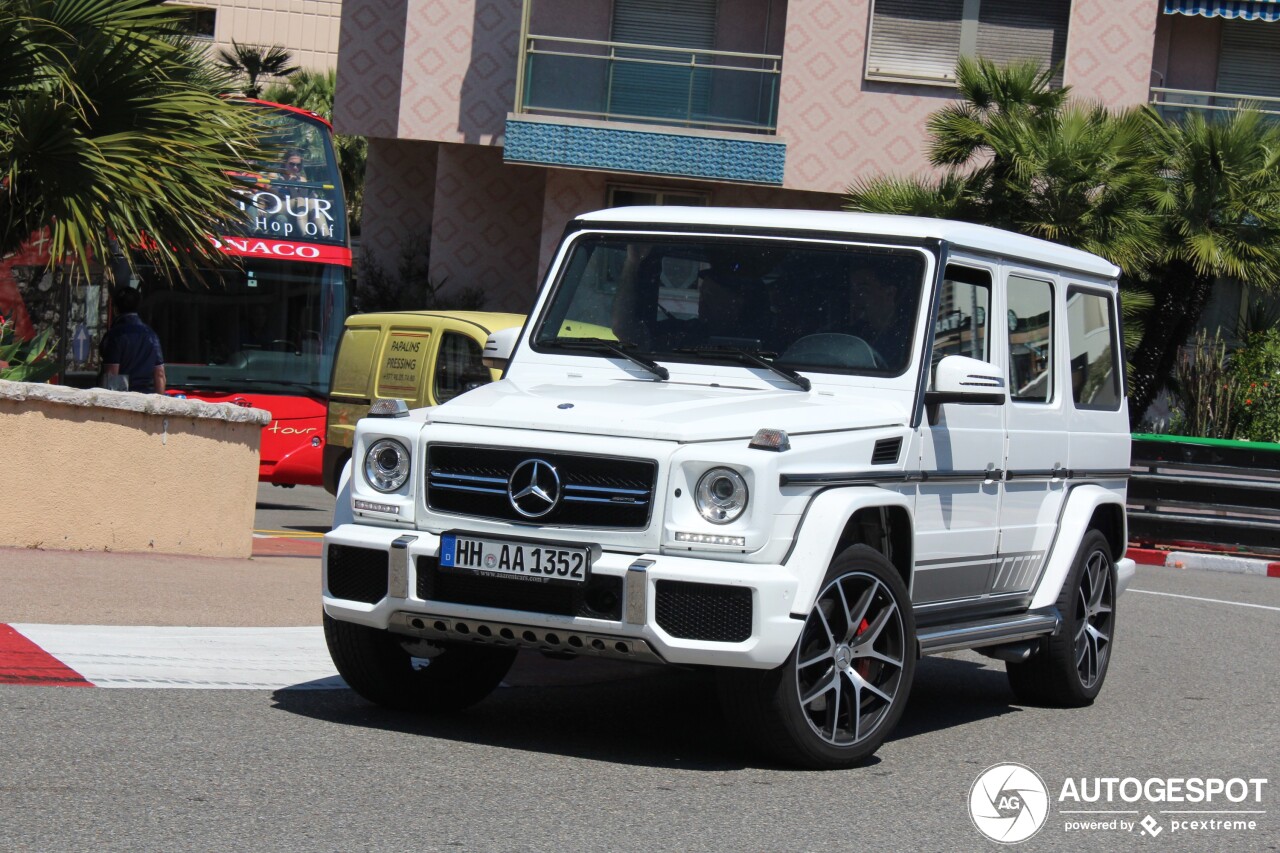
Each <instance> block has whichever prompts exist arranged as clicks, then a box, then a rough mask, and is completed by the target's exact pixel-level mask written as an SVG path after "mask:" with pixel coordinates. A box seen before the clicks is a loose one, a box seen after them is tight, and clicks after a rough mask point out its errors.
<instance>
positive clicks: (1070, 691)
mask: <svg viewBox="0 0 1280 853" xmlns="http://www.w3.org/2000/svg"><path fill="white" fill-rule="evenodd" d="M1115 607H1116V567H1115V561H1114V560H1112V559H1111V547H1110V546H1109V545H1107V539H1106V537H1105V536H1103V535H1102V534H1101V533H1100V532H1098V531H1097V530H1091V531H1089V532H1088V534H1086V535H1085V537H1084V541H1082V542H1081V543H1080V550H1079V551H1078V552H1077V553H1076V561H1075V565H1074V566H1072V569H1071V573H1070V574H1069V575H1068V576H1067V582H1066V583H1065V584H1063V586H1062V592H1061V593H1060V594H1059V596H1058V611H1059V612H1060V613H1061V614H1062V618H1063V623H1062V628H1061V629H1060V630H1059V631H1058V633H1057V634H1055V635H1053V636H1051V637H1045V638H1044V639H1043V640H1041V641H1040V647H1039V649H1038V650H1037V652H1036V654H1034V655H1033V656H1032V657H1031V659H1030V660H1027V661H1026V662H1024V663H1007V664H1005V670H1006V671H1007V673H1008V675H1009V686H1010V687H1012V688H1013V693H1014V695H1015V696H1017V697H1018V699H1019V701H1022V702H1026V703H1028V704H1032V705H1050V706H1054V707H1060V708H1079V707H1082V706H1085V705H1089V704H1091V703H1092V702H1093V700H1094V699H1095V698H1096V697H1097V695H1098V691H1100V690H1101V689H1102V681H1103V679H1105V678H1106V677H1107V668H1108V666H1109V665H1110V663H1111V640H1112V637H1114V636H1115Z"/></svg>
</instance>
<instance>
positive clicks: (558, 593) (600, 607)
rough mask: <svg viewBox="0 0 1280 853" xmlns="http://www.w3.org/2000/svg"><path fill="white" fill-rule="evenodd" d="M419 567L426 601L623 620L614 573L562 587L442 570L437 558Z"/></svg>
mask: <svg viewBox="0 0 1280 853" xmlns="http://www.w3.org/2000/svg"><path fill="white" fill-rule="evenodd" d="M417 567H418V598H421V599H423V600H424V601H447V602H450V603H452V604H470V605H473V606H475V607H496V608H499V609H501V610H523V611H525V612H526V613H546V614H549V615H552V616H585V617H588V618H591V619H610V620H612V621H614V622H621V621H622V578H620V577H615V576H613V575H592V576H591V577H589V578H588V579H587V581H586V582H585V583H581V584H559V583H546V582H543V583H538V582H533V581H525V580H521V579H519V578H495V577H488V576H486V575H478V574H475V573H474V572H470V571H467V570H466V569H441V568H440V561H439V560H438V559H437V558H435V557H419V558H418V562H417Z"/></svg>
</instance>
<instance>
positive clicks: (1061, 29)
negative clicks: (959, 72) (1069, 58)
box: [866, 0, 1071, 86]
mask: <svg viewBox="0 0 1280 853" xmlns="http://www.w3.org/2000/svg"><path fill="white" fill-rule="evenodd" d="M1070 16H1071V3H1070V0H1041V2H1035V3H1028V2H1026V1H1025V0H875V5H874V6H873V8H872V11H871V36H870V38H869V39H868V48H867V67H866V77H867V79H868V80H887V81H892V82H899V83H902V82H905V83H925V84H935V85H936V84H951V83H954V82H955V79H956V75H955V68H956V61H957V60H958V59H959V58H960V57H961V56H983V57H986V58H987V59H990V60H992V61H994V62H996V63H999V64H1002V65H1003V64H1006V63H1009V62H1012V61H1014V60H1018V59H1028V58H1030V59H1036V60H1038V61H1039V62H1040V64H1041V65H1042V66H1043V67H1045V68H1052V69H1054V77H1053V85H1054V86H1061V85H1062V64H1063V60H1064V59H1065V57H1066V47H1067V23H1068V20H1069V18H1070Z"/></svg>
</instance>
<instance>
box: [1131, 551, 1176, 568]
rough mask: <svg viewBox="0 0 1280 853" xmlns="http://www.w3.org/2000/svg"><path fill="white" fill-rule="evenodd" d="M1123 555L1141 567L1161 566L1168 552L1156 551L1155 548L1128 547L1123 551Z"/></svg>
mask: <svg viewBox="0 0 1280 853" xmlns="http://www.w3.org/2000/svg"><path fill="white" fill-rule="evenodd" d="M1124 555H1125V556H1126V557H1129V558H1131V559H1132V560H1133V561H1134V562H1135V563H1138V564H1140V565H1143V566H1163V565H1164V561H1165V557H1166V556H1168V552H1167V551H1157V550H1156V549H1155V548H1132V547H1130V548H1127V549H1125V552H1124Z"/></svg>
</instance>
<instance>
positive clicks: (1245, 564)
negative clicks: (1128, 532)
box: [1126, 548, 1280, 578]
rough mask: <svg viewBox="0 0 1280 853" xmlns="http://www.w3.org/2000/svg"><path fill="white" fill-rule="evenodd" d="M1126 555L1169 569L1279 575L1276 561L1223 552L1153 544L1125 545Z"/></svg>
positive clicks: (1142, 562) (1271, 576) (1278, 576)
mask: <svg viewBox="0 0 1280 853" xmlns="http://www.w3.org/2000/svg"><path fill="white" fill-rule="evenodd" d="M1126 556H1128V557H1130V558H1132V559H1133V560H1134V562H1136V563H1138V564H1139V565H1143V566H1166V567H1168V568H1171V569H1193V570H1196V571H1209V572H1230V573H1233V574H1245V575H1257V576H1259V577H1268V578H1280V562H1275V561H1272V560H1266V559H1258V558H1253V557H1234V556H1228V555H1226V554H1201V553H1199V552H1196V551H1163V550H1160V549H1157V548H1129V549H1128V550H1127V551H1126Z"/></svg>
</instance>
